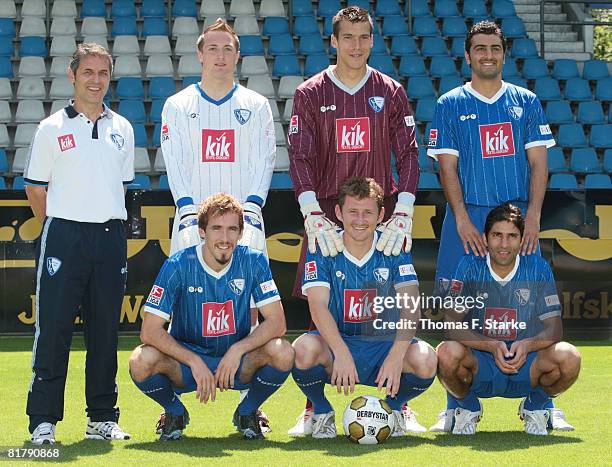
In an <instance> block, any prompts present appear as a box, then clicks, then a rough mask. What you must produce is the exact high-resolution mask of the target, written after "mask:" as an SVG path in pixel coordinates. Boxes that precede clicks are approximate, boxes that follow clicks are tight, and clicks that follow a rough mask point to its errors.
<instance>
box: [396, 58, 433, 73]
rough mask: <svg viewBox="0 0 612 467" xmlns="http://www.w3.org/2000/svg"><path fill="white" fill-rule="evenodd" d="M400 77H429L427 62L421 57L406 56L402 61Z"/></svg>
mask: <svg viewBox="0 0 612 467" xmlns="http://www.w3.org/2000/svg"><path fill="white" fill-rule="evenodd" d="M399 74H400V76H407V77H412V76H427V70H426V69H425V62H424V61H423V57H421V56H420V55H406V56H404V57H402V58H401V59H400V64H399Z"/></svg>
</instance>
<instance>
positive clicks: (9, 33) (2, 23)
mask: <svg viewBox="0 0 612 467" xmlns="http://www.w3.org/2000/svg"><path fill="white" fill-rule="evenodd" d="M0 37H2V38H3V39H2V40H6V38H7V37H15V23H14V21H13V19H12V18H0Z"/></svg>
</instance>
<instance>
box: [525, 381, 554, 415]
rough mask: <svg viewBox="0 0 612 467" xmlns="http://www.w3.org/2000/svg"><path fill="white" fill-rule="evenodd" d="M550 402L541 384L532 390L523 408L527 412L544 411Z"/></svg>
mask: <svg viewBox="0 0 612 467" xmlns="http://www.w3.org/2000/svg"><path fill="white" fill-rule="evenodd" d="M549 400H550V396H549V395H548V394H546V392H544V389H542V386H540V385H539V384H538V385H537V386H536V387H535V388H533V389H532V390H531V392H530V393H529V395H528V396H527V398H526V399H525V404H524V405H523V408H524V409H525V410H544V408H545V407H544V406H545V405H546V404H547V403H548V401H549Z"/></svg>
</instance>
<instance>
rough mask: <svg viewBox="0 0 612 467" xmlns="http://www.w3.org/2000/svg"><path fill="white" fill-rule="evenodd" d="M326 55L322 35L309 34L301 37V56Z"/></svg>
mask: <svg viewBox="0 0 612 467" xmlns="http://www.w3.org/2000/svg"><path fill="white" fill-rule="evenodd" d="M324 53H326V50H325V45H324V44H323V38H322V37H321V34H319V33H316V34H309V35H307V36H302V37H300V54H302V55H320V54H324Z"/></svg>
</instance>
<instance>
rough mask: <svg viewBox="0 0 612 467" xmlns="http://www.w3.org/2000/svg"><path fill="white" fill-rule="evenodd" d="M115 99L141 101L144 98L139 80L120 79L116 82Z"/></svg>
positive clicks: (142, 87)
mask: <svg viewBox="0 0 612 467" xmlns="http://www.w3.org/2000/svg"><path fill="white" fill-rule="evenodd" d="M115 93H116V96H117V99H122V100H125V99H137V100H142V99H144V97H145V94H144V86H143V85H142V80H141V79H140V78H129V77H122V78H119V79H118V80H117V87H116V89H115Z"/></svg>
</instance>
